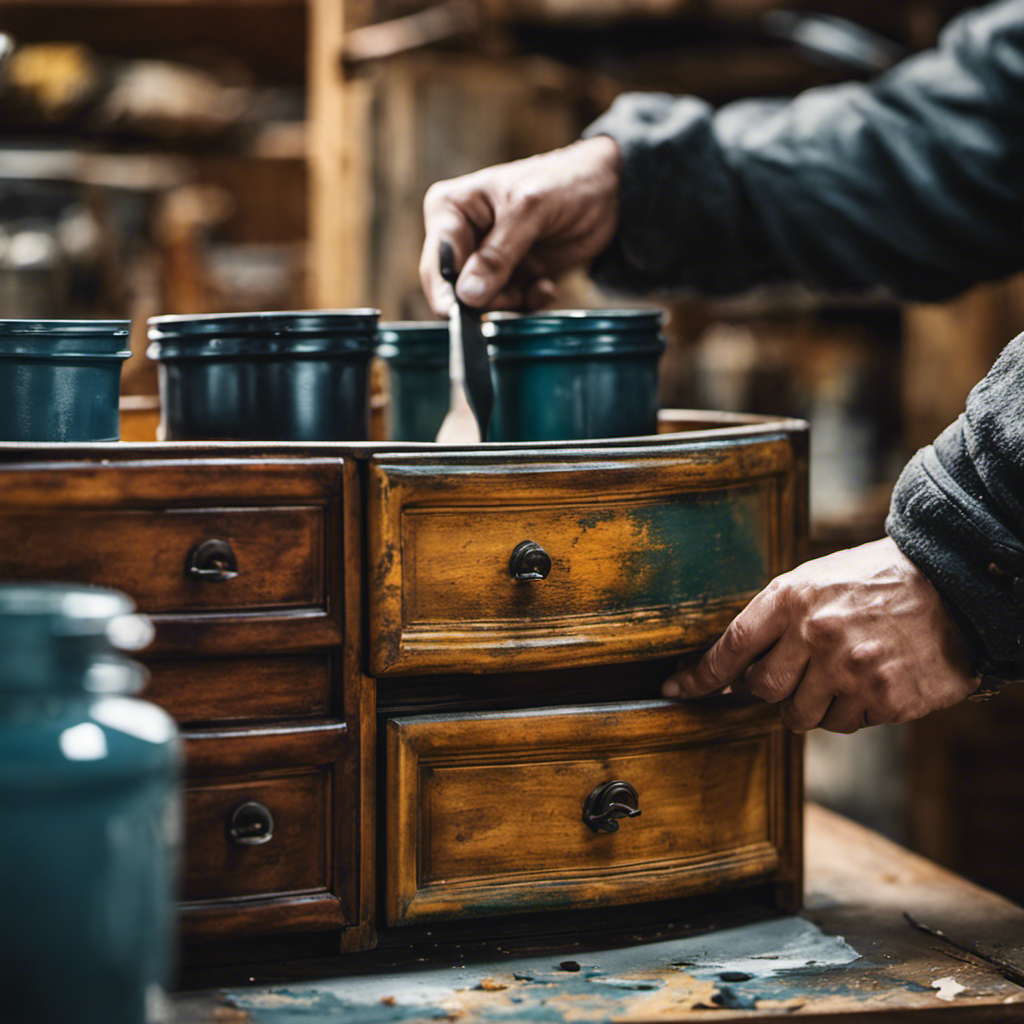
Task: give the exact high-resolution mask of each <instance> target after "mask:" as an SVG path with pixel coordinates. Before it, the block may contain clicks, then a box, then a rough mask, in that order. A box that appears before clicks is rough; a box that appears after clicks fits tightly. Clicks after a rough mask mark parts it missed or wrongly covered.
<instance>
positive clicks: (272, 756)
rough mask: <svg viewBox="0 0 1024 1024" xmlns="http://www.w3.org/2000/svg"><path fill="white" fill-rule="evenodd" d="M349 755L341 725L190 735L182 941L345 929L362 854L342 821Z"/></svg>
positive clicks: (183, 874) (186, 788)
mask: <svg viewBox="0 0 1024 1024" xmlns="http://www.w3.org/2000/svg"><path fill="white" fill-rule="evenodd" d="M347 748H348V743H347V735H346V729H345V726H344V725H343V724H341V723H331V724H321V725H318V726H309V727H305V728H302V729H286V728H279V729H263V730H255V729H253V730H232V731H224V732H219V733H213V732H208V733H207V732H193V733H187V734H186V771H187V779H186V783H185V857H184V867H183V872H182V878H181V886H180V897H181V900H182V903H181V919H182V930H183V932H184V933H185V934H187V935H193V936H197V935H198V936H203V937H212V936H216V935H220V934H239V933H240V932H260V931H289V930H316V929H329V928H336V927H338V926H340V925H343V924H346V923H347V922H348V921H349V905H350V904H349V897H348V888H349V883H350V881H351V880H352V879H353V878H354V876H355V874H356V869H357V866H356V864H355V863H354V861H355V858H356V857H357V854H356V852H355V844H348V843H345V842H342V840H341V837H340V836H339V814H338V811H339V794H340V791H341V789H342V780H341V778H340V773H341V768H342V765H343V763H344V756H345V753H346V752H347ZM346 858H351V859H352V861H353V863H349V862H347V861H346Z"/></svg>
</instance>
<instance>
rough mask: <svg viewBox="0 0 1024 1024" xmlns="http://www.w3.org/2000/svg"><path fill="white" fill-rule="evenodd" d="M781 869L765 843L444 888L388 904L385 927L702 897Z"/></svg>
mask: <svg viewBox="0 0 1024 1024" xmlns="http://www.w3.org/2000/svg"><path fill="white" fill-rule="evenodd" d="M780 864H781V855H780V852H779V850H778V848H777V847H776V846H775V845H774V844H773V843H771V842H768V841H766V842H762V843H757V844H754V845H752V846H748V847H744V848H743V849H742V850H737V851H731V852H728V853H725V854H717V855H711V856H708V857H704V858H700V859H698V860H693V861H690V862H686V863H676V864H671V865H665V866H663V867H654V868H652V867H651V866H650V865H640V866H637V867H632V868H629V869H625V870H620V871H610V872H604V873H602V874H600V875H598V874H588V875H584V876H581V877H578V878H569V879H564V878H563V879H552V878H550V877H548V878H547V879H545V878H543V877H538V878H536V879H525V880H524V881H522V882H514V883H507V884H501V883H497V884H496V883H495V881H494V879H489V878H488V879H481V880H474V881H473V882H467V883H447V882H445V883H441V884H440V885H437V886H429V885H428V886H425V887H423V888H422V889H419V890H417V891H416V892H415V893H414V894H413V896H412V898H411V899H410V900H408V901H407V902H399V901H398V900H396V899H389V901H388V907H387V923H388V924H389V925H405V924H414V923H418V922H421V921H429V920H434V919H437V918H451V917H454V916H458V917H460V918H461V917H489V916H492V915H499V914H509V913H517V912H522V910H523V908H524V905H525V904H526V903H527V902H528V903H529V905H530V909H531V910H559V909H567V908H580V907H585V906H590V905H593V906H619V905H623V904H627V903H628V904H632V903H644V902H651V901H654V900H664V899H675V898H679V897H683V896H692V895H696V894H701V895H703V894H706V893H709V892H713V891H715V890H717V889H722V888H725V887H727V886H729V887H731V886H735V885H737V884H740V883H747V882H749V883H754V882H759V881H767V880H770V879H771V877H772V875H773V874H774V873H775V872H776V871H777V869H778V868H779V866H780ZM545 890H546V891H545ZM539 893H543V895H538V894H539Z"/></svg>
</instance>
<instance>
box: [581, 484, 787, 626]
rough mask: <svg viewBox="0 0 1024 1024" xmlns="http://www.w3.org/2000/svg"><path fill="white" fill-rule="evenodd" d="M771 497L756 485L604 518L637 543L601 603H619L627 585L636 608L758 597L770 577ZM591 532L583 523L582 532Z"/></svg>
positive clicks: (589, 519) (588, 521) (589, 522)
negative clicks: (619, 523) (768, 524)
mask: <svg viewBox="0 0 1024 1024" xmlns="http://www.w3.org/2000/svg"><path fill="white" fill-rule="evenodd" d="M769 498H770V492H769V491H768V490H767V489H766V488H765V487H764V486H763V485H753V486H750V487H739V488H730V489H728V490H722V491H712V492H706V493H701V494H681V495H677V496H676V497H673V498H670V499H666V500H663V501H659V502H658V503H657V504H651V505H640V506H637V507H636V508H627V509H626V510H625V514H624V515H622V510H621V509H620V510H618V513H616V512H609V515H610V516H616V518H618V519H620V520H621V519H624V520H625V522H626V524H627V526H628V528H629V529H630V530H631V532H632V533H633V534H635V535H636V537H637V538H638V540H637V543H636V544H635V545H633V548H632V550H631V551H630V552H629V553H628V554H626V555H625V556H623V557H622V558H620V560H619V562H618V564H616V566H615V572H614V573H612V574H610V579H609V582H608V587H607V592H606V604H607V605H609V606H613V605H614V604H615V602H616V601H620V600H621V597H622V583H621V580H622V579H624V578H625V579H629V580H630V581H631V583H630V588H629V593H630V600H631V602H632V603H633V604H634V605H635V606H636V607H642V608H647V607H657V606H659V605H665V606H679V605H686V604H693V603H695V602H708V601H714V600H716V599H719V598H723V597H729V596H732V595H734V594H743V593H747V592H749V591H754V590H760V589H761V588H762V587H763V586H764V585H765V584H766V583H767V582H768V581H769V579H770V578H771V576H772V573H771V566H770V564H769V561H768V557H769V543H768V536H767V534H766V530H765V523H766V522H768V521H770V517H769V516H768V515H767V511H768V510H767V508H766V503H767V502H768V500H769ZM596 525H597V518H596V517H595V516H590V515H587V516H584V517H583V518H582V519H581V520H580V526H581V529H582V530H583V531H584V532H586V531H588V530H590V529H593V528H594V527H595V526H596Z"/></svg>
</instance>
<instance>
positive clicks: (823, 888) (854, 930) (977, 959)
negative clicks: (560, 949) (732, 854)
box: [169, 807, 1024, 1024]
mask: <svg viewBox="0 0 1024 1024" xmlns="http://www.w3.org/2000/svg"><path fill="white" fill-rule="evenodd" d="M807 846H808V849H807V909H806V910H805V911H804V913H803V914H802V915H801V916H800V917H796V918H781V919H777V920H770V921H762V922H756V923H753V924H746V925H742V926H739V927H734V928H727V929H724V930H721V931H717V932H713V933H710V934H705V935H696V936H689V937H686V938H678V939H671V940H668V941H658V942H651V943H646V944H640V945H633V946H629V947H626V948H616V949H603V950H597V951H594V952H590V953H582V952H580V951H579V950H573V951H572V953H571V954H567V955H568V956H571V960H572V961H573V962H572V963H570V962H568V961H567V959H566V957H560V956H519V957H512V956H509V957H505V958H502V959H495V958H494V957H493V955H492V956H491V957H490V958H489V959H476V960H474V959H472V958H471V957H469V958H467V959H466V960H464V961H460V962H459V963H457V964H455V963H453V964H450V965H443V964H438V963H432V964H430V965H429V966H426V967H422V968H421V969H415V968H414V967H410V968H408V969H402V970H400V971H395V970H390V969H389V970H387V971H383V972H378V973H369V972H367V973H362V974H360V973H353V972H358V960H357V959H356V957H358V954H355V955H354V956H353V957H350V958H348V959H347V960H346V965H347V967H348V965H352V966H350V967H348V969H347V970H346V972H345V977H334V978H330V977H328V978H322V979H319V980H316V981H304V982H295V983H290V984H278V985H272V986H267V985H256V986H253V987H248V988H232V989H227V990H216V991H208V992H203V993H191V994H189V993H185V994H181V995H178V996H176V997H175V998H174V999H173V1001H172V1011H171V1014H170V1016H169V1020H170V1021H172V1022H173V1024H215V1022H216V1024H409V1022H414V1021H430V1020H456V1021H459V1022H461V1024H502V1022H508V1024H522V1022H526V1021H537V1022H553V1024H563V1022H564V1024H576V1022H584V1024H618V1022H622V1024H642V1022H651V1024H655V1022H661V1021H692V1020H708V1019H713V1020H715V1021H716V1022H717V1021H723V1022H724V1021H732V1020H756V1019H760V1018H763V1017H775V1016H792V1017H794V1018H798V1019H800V1020H802V1021H804V1022H808V1021H811V1020H818V1019H820V1020H822V1021H826V1020H828V1021H838V1020H844V1019H846V1018H847V1017H853V1018H854V1019H855V1020H856V1021H857V1022H858V1024H874V1022H875V1021H883V1020H901V1019H903V1018H904V1017H906V1018H907V1019H909V1020H911V1021H914V1020H920V1021H924V1020H929V1021H930V1020H933V1019H937V1020H940V1021H941V1020H943V1019H944V1018H945V1017H947V1016H949V1017H951V1018H952V1017H955V1019H956V1021H958V1022H959V1021H979V1022H980V1021H986V1022H987V1021H1024V987H1022V986H1020V985H1018V984H1015V983H1013V982H1011V981H1008V980H1007V979H1006V978H1005V977H1003V975H1002V974H1001V973H1000V972H999V970H998V969H996V968H995V967H993V965H992V964H991V963H988V962H986V961H985V960H984V959H982V957H983V956H985V955H986V954H993V955H995V954H998V956H997V957H996V959H1002V960H1004V961H1006V960H1009V961H1014V962H1017V963H1021V964H1024V910H1022V909H1021V908H1019V907H1016V906H1015V905H1013V904H1011V903H1009V902H1008V901H1006V900H1004V899H1002V898H1001V897H998V896H996V895H994V894H993V893H990V892H987V891H986V890H983V889H980V888H978V887H977V886H974V885H972V884H971V883H969V882H967V881H965V880H964V879H962V878H959V877H958V876H956V875H953V874H951V873H950V872H947V871H945V870H943V869H941V868H939V867H937V866H936V865H934V864H932V863H930V862H928V861H926V860H924V859H923V858H920V857H917V856H915V855H913V854H910V853H908V852H907V851H905V850H903V849H901V848H899V847H897V846H895V845H894V844H892V843H890V842H888V841H887V840H885V839H882V838H881V837H879V836H877V835H874V834H873V833H870V832H868V831H866V830H865V829H862V828H860V827H859V826H857V825H854V824H852V823H850V822H848V821H845V820H844V819H841V818H838V817H837V816H835V815H832V814H829V813H828V812H825V811H822V810H821V809H820V808H813V807H812V808H809V810H808V819H807ZM907 913H910V914H912V915H913V917H914V919H916V920H918V921H922V922H926V923H928V924H929V925H931V926H933V927H935V928H938V929H941V930H942V931H943V932H944V933H945V934H946V935H948V936H950V937H951V938H953V939H955V940H956V941H957V942H958V943H959V945H960V946H961V947H962V948H961V949H957V948H955V947H953V946H951V945H949V944H948V943H945V942H942V941H940V940H937V939H936V938H934V937H933V936H929V935H926V934H923V933H922V932H920V931H919V930H915V929H914V928H913V927H912V926H911V925H910V924H908V922H907V919H906V917H905V914H907ZM964 950H967V952H965V951H964ZM576 965H578V968H579V969H578V970H575V969H573V968H574V967H575V966H576Z"/></svg>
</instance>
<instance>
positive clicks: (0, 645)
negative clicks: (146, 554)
mask: <svg viewBox="0 0 1024 1024" xmlns="http://www.w3.org/2000/svg"><path fill="white" fill-rule="evenodd" d="M132 608H133V605H132V603H131V601H130V600H129V599H128V598H127V597H125V596H124V595H123V594H119V593H117V592H115V591H110V590H101V589H98V588H90V587H78V586H59V585H46V584H40V585H6V586H0V822H2V826H0V908H2V912H0V1008H2V1009H0V1018H2V1019H3V1020H5V1021H7V1020H10V1021H24V1022H25V1024H29V1022H32V1024H68V1022H71V1021H74V1022H75V1024H144V1022H145V1021H146V1019H147V1006H149V1007H152V1006H153V1003H154V998H159V994H160V991H161V989H162V988H164V987H165V986H166V985H167V984H168V983H169V981H170V977H169V975H170V971H171V967H172V952H173V902H172V901H173V896H174V881H175V874H176V870H175V869H176V858H177V850H178V845H179V834H180V796H179V789H178V777H179V771H180V743H179V739H178V733H177V730H176V728H175V724H174V722H173V721H172V719H171V718H170V717H169V716H168V715H167V714H165V713H164V712H163V711H162V710H161V709H160V708H158V707H156V706H155V705H153V704H149V703H147V702H145V701H140V700H136V699H134V698H133V697H132V696H131V694H132V693H134V692H136V691H137V690H138V689H139V688H140V687H141V686H142V684H143V682H144V681H145V678H146V677H145V672H144V670H143V669H142V667H141V666H140V665H137V664H135V663H134V662H131V661H129V660H127V659H125V658H124V657H122V656H121V655H120V654H119V653H118V651H119V649H124V648H129V649H134V648H137V647H139V646H143V645H144V644H145V643H147V642H148V640H149V638H150V637H151V636H152V627H151V626H149V623H148V620H145V619H142V618H140V617H138V616H133V615H132V614H131V612H132Z"/></svg>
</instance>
